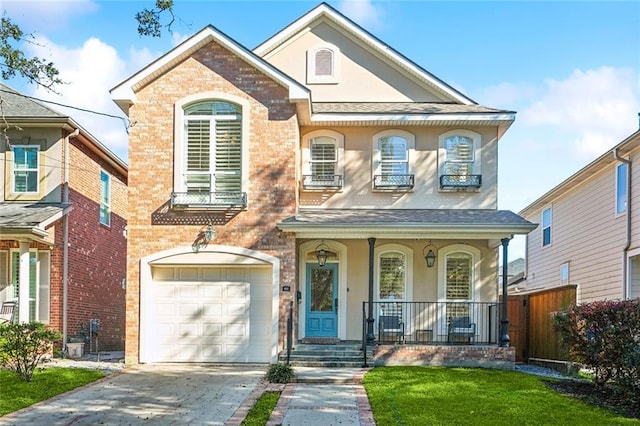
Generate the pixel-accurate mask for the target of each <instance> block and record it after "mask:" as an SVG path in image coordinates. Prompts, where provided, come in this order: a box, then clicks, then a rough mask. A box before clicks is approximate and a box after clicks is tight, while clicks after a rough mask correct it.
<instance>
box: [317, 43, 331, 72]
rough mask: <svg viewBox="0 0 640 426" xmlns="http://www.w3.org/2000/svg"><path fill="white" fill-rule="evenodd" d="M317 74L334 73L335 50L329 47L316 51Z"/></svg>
mask: <svg viewBox="0 0 640 426" xmlns="http://www.w3.org/2000/svg"><path fill="white" fill-rule="evenodd" d="M315 62H316V75H317V76H331V75H333V52H332V51H331V50H329V49H321V50H318V51H317V52H316V57H315Z"/></svg>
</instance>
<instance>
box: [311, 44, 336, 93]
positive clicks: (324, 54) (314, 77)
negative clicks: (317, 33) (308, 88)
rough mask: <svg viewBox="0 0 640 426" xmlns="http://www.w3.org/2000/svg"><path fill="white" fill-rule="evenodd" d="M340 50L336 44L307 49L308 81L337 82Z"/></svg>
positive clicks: (319, 82) (316, 82)
mask: <svg viewBox="0 0 640 426" xmlns="http://www.w3.org/2000/svg"><path fill="white" fill-rule="evenodd" d="M339 52H340V50H339V49H338V47H337V46H334V45H326V46H322V47H318V48H316V49H312V50H309V51H307V83H310V84H336V83H337V82H338V58H339Z"/></svg>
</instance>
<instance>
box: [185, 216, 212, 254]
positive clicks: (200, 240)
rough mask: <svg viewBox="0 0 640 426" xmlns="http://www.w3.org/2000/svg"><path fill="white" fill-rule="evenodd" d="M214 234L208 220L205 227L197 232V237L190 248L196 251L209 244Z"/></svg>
mask: <svg viewBox="0 0 640 426" xmlns="http://www.w3.org/2000/svg"><path fill="white" fill-rule="evenodd" d="M215 236H216V231H215V230H214V229H213V225H212V224H211V222H209V225H208V226H207V229H205V230H204V231H200V233H199V234H198V237H197V238H196V240H195V241H194V242H193V244H192V245H191V248H192V249H193V251H194V252H196V253H198V252H199V251H200V249H201V248H203V247H206V246H207V245H209V243H210V242H211V240H213V238H214V237H215Z"/></svg>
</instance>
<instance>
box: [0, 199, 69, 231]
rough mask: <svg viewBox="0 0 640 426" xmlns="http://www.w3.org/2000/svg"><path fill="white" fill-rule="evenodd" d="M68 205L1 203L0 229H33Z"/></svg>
mask: <svg viewBox="0 0 640 426" xmlns="http://www.w3.org/2000/svg"><path fill="white" fill-rule="evenodd" d="M67 207H69V205H68V204H40V203H32V204H27V203H13V202H7V203H0V229H2V230H5V231H6V230H8V229H31V228H34V227H36V226H38V225H40V224H41V223H42V222H44V221H46V220H47V219H49V218H51V217H53V216H55V215H56V214H59V213H62V212H63V211H64V209H65V208H67Z"/></svg>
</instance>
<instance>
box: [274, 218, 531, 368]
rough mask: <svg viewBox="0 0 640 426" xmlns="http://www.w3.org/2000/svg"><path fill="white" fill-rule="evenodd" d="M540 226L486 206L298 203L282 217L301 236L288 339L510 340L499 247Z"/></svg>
mask: <svg viewBox="0 0 640 426" xmlns="http://www.w3.org/2000/svg"><path fill="white" fill-rule="evenodd" d="M535 226H536V225H534V224H532V223H530V222H528V221H526V220H524V219H523V218H521V217H519V216H518V215H516V214H514V213H512V212H509V211H499V210H490V209H487V210H446V209H427V210H364V209H359V210H356V209H353V210H337V209H336V210H331V209H328V210H314V211H306V210H305V211H301V212H299V213H298V214H297V215H296V216H295V217H291V218H288V219H286V220H285V221H283V222H281V223H279V224H278V227H279V228H280V229H281V230H283V231H285V232H293V233H295V234H296V238H297V246H298V282H297V288H296V289H295V291H296V297H295V300H296V301H297V303H295V304H294V306H293V321H292V330H291V333H292V340H293V341H294V342H295V341H298V342H306V343H314V342H318V343H330V342H340V341H358V342H363V344H364V346H366V347H373V348H374V352H375V351H380V350H381V349H380V348H382V347H384V346H392V347H395V349H394V351H396V352H397V351H398V350H399V348H400V347H401V346H404V347H406V348H409V347H417V346H420V347H427V346H428V347H446V346H451V347H458V348H460V347H462V346H469V347H474V348H480V347H491V346H492V347H500V346H502V347H507V346H508V344H509V343H508V335H506V326H507V324H508V323H507V321H508V315H507V314H506V313H505V312H504V307H503V306H502V305H500V303H499V300H500V299H499V295H500V289H501V287H502V283H499V282H498V259H499V254H498V253H499V252H500V251H501V252H502V255H503V258H504V259H505V264H506V262H508V260H507V259H508V243H509V241H510V239H511V238H512V236H513V235H514V234H526V233H528V232H529V231H530V230H531V229H533V228H535ZM283 340H284V339H283ZM402 350H403V351H407V350H408V349H402ZM413 352H415V350H414V351H413ZM407 356H409V357H411V356H412V355H411V354H409V355H407Z"/></svg>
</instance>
